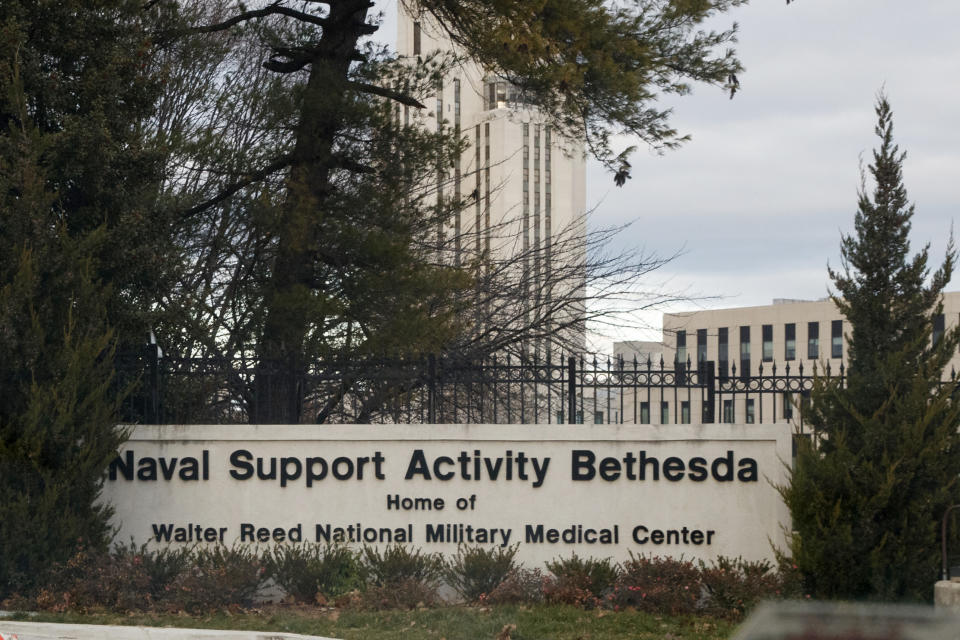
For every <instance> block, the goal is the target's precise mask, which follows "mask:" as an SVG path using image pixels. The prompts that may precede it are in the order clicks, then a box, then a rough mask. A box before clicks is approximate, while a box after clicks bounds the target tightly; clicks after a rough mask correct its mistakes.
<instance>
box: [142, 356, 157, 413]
mask: <svg viewBox="0 0 960 640" xmlns="http://www.w3.org/2000/svg"><path fill="white" fill-rule="evenodd" d="M146 360H147V387H148V388H147V393H146V401H147V402H146V405H147V406H146V407H144V419H145V420H146V421H147V424H160V347H158V346H157V345H156V344H148V345H146Z"/></svg>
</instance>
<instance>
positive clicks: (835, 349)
mask: <svg viewBox="0 0 960 640" xmlns="http://www.w3.org/2000/svg"><path fill="white" fill-rule="evenodd" d="M941 333H942V331H941ZM760 334H761V335H760V339H761V343H760V347H761V351H760V358H761V360H762V361H763V362H773V358H774V354H773V325H772V324H765V325H761V327H760ZM676 336H677V350H676V353H677V361H678V362H681V363H682V362H686V361H687V332H686V331H684V330H680V331H677V332H676ZM696 337H697V345H696V347H697V350H696V363H697V364H698V365H699V364H703V363H705V362H706V361H707V330H706V329H697V332H696ZM783 347H784V353H783V359H784V360H787V361H791V360H796V359H797V325H796V323H795V322H789V323H787V324H785V325H784V326H783ZM830 357H831V358H842V357H843V321H842V320H832V321H831V322H830ZM807 358H809V359H810V360H818V359H819V358H820V323H819V322H808V323H807ZM750 360H751V349H750V326H749V325H748V326H742V327H740V370H741V371H743V372H748V371H749V370H750ZM717 361H718V362H719V364H720V370H721V371H725V370H726V369H727V368H728V366H729V363H730V329H729V327H720V328H719V329H718V330H717Z"/></svg>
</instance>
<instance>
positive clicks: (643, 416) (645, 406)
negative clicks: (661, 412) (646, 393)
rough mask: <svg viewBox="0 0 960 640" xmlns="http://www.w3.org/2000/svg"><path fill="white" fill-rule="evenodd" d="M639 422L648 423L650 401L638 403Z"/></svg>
mask: <svg viewBox="0 0 960 640" xmlns="http://www.w3.org/2000/svg"><path fill="white" fill-rule="evenodd" d="M640 424H650V403H649V402H641V403H640Z"/></svg>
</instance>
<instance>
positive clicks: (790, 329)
mask: <svg viewBox="0 0 960 640" xmlns="http://www.w3.org/2000/svg"><path fill="white" fill-rule="evenodd" d="M783 359H784V360H796V359H797V325H796V324H794V323H792V322H789V323H787V324H786V325H784V327H783Z"/></svg>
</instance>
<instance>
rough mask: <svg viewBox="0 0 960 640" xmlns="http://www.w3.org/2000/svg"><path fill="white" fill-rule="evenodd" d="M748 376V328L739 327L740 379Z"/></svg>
mask: <svg viewBox="0 0 960 640" xmlns="http://www.w3.org/2000/svg"><path fill="white" fill-rule="evenodd" d="M749 375H750V327H740V377H741V378H746V377H747V376H749Z"/></svg>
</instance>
